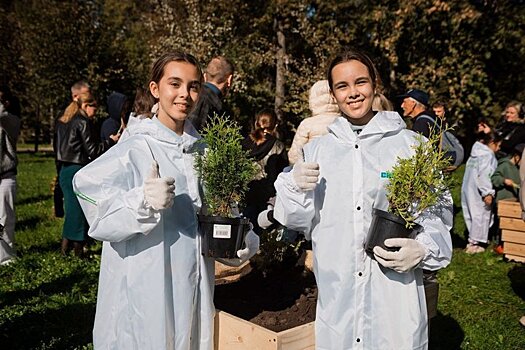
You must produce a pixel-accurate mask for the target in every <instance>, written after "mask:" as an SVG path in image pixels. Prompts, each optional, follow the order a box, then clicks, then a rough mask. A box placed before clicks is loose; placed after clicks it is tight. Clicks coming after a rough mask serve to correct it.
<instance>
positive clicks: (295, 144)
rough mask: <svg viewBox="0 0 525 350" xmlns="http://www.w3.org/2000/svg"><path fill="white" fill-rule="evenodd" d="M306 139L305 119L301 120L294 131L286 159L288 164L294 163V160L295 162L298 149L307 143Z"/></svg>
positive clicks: (307, 138) (297, 156)
mask: <svg viewBox="0 0 525 350" xmlns="http://www.w3.org/2000/svg"><path fill="white" fill-rule="evenodd" d="M308 140H309V137H308V128H307V126H306V123H305V120H303V121H302V122H301V123H300V124H299V126H298V127H297V132H296V133H295V136H294V138H293V141H292V145H291V146H290V150H289V151H288V160H289V162H290V164H295V162H297V158H299V154H300V151H301V149H302V148H303V146H304V145H305V144H307V143H308Z"/></svg>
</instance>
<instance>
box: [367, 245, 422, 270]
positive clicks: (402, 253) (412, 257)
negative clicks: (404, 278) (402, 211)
mask: <svg viewBox="0 0 525 350" xmlns="http://www.w3.org/2000/svg"><path fill="white" fill-rule="evenodd" d="M385 246H387V247H390V248H393V247H399V250H398V251H397V252H390V251H388V250H385V249H383V248H381V247H379V246H375V247H374V256H375V258H376V260H377V262H378V263H380V264H381V265H383V266H384V267H388V268H391V269H392V270H394V271H397V272H408V271H410V270H412V269H413V268H415V267H416V266H417V265H418V264H419V263H420V262H421V261H422V260H423V258H424V257H425V255H426V250H425V247H423V245H422V244H421V243H419V242H418V241H416V240H415V239H411V238H389V239H386V240H385Z"/></svg>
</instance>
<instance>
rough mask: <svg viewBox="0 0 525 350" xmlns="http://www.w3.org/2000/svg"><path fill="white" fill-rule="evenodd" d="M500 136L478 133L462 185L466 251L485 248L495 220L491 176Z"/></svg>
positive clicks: (473, 251) (479, 250)
mask: <svg viewBox="0 0 525 350" xmlns="http://www.w3.org/2000/svg"><path fill="white" fill-rule="evenodd" d="M500 143H501V141H500V139H499V137H498V136H497V135H496V134H495V133H494V132H492V131H491V132H490V133H479V134H478V141H476V143H474V146H473V147H472V151H471V153H470V157H469V159H468V160H467V164H466V166H465V173H464V175H463V183H462V185H461V207H462V209H463V217H464V219H465V225H466V226H467V230H468V243H467V247H466V248H465V252H466V253H467V254H475V253H481V252H484V251H485V247H484V245H486V243H487V241H488V237H489V228H490V227H491V226H492V224H493V222H494V216H493V211H492V204H493V201H494V198H495V194H496V191H495V190H494V188H493V187H492V183H491V180H490V178H491V176H492V175H493V174H494V172H495V171H496V167H497V164H498V161H497V160H496V153H497V152H498V150H499V147H500Z"/></svg>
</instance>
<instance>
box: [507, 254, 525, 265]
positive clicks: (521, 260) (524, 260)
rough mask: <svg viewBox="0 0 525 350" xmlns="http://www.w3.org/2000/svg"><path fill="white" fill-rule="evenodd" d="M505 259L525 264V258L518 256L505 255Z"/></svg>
mask: <svg viewBox="0 0 525 350" xmlns="http://www.w3.org/2000/svg"><path fill="white" fill-rule="evenodd" d="M505 257H506V258H507V259H509V260H513V261H517V262H522V263H525V257H523V256H517V255H511V254H505Z"/></svg>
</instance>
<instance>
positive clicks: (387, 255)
mask: <svg viewBox="0 0 525 350" xmlns="http://www.w3.org/2000/svg"><path fill="white" fill-rule="evenodd" d="M385 242H386V241H385ZM385 245H386V244H385ZM374 255H375V257H376V258H377V257H379V258H381V260H383V261H390V260H395V259H396V258H397V256H398V255H399V252H391V251H388V250H385V249H383V248H381V247H380V246H375V247H374ZM378 261H379V260H378ZM383 266H385V265H383Z"/></svg>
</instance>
